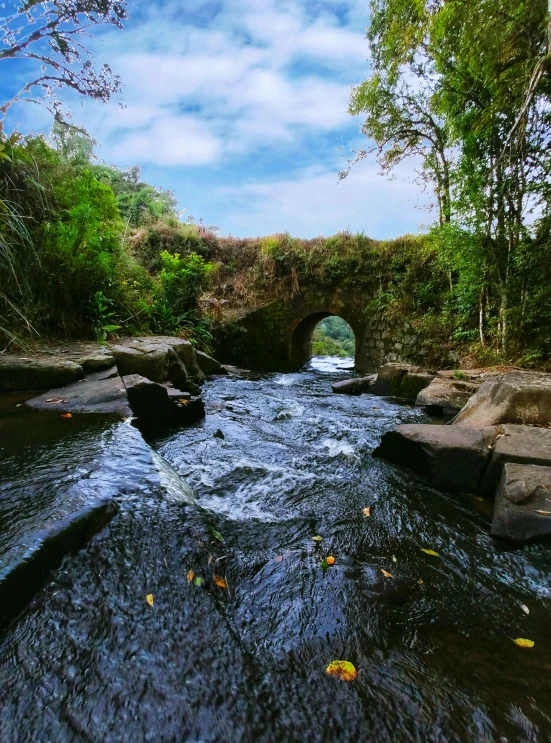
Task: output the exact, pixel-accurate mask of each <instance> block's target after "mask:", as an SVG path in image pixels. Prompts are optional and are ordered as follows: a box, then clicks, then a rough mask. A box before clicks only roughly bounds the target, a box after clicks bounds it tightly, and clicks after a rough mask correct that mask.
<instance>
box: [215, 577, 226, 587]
mask: <svg viewBox="0 0 551 743" xmlns="http://www.w3.org/2000/svg"><path fill="white" fill-rule="evenodd" d="M212 579H213V581H214V582H215V583H216V585H217V586H218V588H227V587H228V584H227V583H226V580H225V578H222V576H221V575H214V576H213V577H212Z"/></svg>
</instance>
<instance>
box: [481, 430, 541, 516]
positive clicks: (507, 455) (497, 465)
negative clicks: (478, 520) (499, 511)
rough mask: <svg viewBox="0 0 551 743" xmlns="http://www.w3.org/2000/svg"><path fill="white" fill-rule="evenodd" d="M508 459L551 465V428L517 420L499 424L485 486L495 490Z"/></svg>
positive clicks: (491, 491)
mask: <svg viewBox="0 0 551 743" xmlns="http://www.w3.org/2000/svg"><path fill="white" fill-rule="evenodd" d="M507 463H516V464H535V465H542V466H551V430H550V429H548V428H537V427H535V426H518V425H514V424H506V425H504V426H499V427H498V429H497V436H496V438H495V443H494V446H493V449H492V451H491V458H490V463H489V465H488V469H487V471H486V473H485V475H484V480H483V483H482V488H483V490H485V491H486V492H488V493H493V492H495V489H496V488H497V486H498V483H499V481H500V478H501V474H502V472H503V468H504V466H505V465H506V464H507ZM549 497H550V498H551V493H550V494H549ZM550 505H551V504H550Z"/></svg>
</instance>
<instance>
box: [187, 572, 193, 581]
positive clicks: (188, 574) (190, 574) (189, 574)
mask: <svg viewBox="0 0 551 743" xmlns="http://www.w3.org/2000/svg"><path fill="white" fill-rule="evenodd" d="M194 578H195V573H194V572H193V570H188V571H187V582H188V583H191V581H192V580H193V579H194Z"/></svg>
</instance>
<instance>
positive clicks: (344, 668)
mask: <svg viewBox="0 0 551 743" xmlns="http://www.w3.org/2000/svg"><path fill="white" fill-rule="evenodd" d="M325 671H326V673H328V674H329V675H330V676H335V678H338V679H339V681H355V680H356V679H357V678H358V671H356V668H355V667H354V665H353V664H352V663H350V661H348V660H332V661H331V663H330V664H329V665H328V666H327V668H326V669H325Z"/></svg>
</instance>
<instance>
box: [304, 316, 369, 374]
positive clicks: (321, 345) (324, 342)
mask: <svg viewBox="0 0 551 743" xmlns="http://www.w3.org/2000/svg"><path fill="white" fill-rule="evenodd" d="M356 347H357V337H356V333H355V331H354V329H353V328H352V326H351V325H350V324H349V323H348V322H347V321H346V320H345V319H344V318H342V317H340V316H339V315H335V314H334V313H332V312H316V313H314V314H312V315H309V316H308V317H305V318H304V319H303V320H301V321H300V322H299V323H298V325H297V326H296V327H295V329H294V331H293V335H292V338H291V360H292V367H293V369H300V368H301V367H303V366H304V364H306V363H307V362H308V361H310V359H311V358H312V356H341V357H345V356H350V357H352V358H355V356H356Z"/></svg>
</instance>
